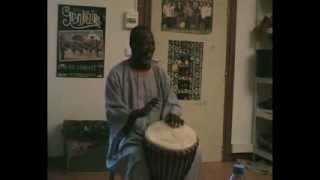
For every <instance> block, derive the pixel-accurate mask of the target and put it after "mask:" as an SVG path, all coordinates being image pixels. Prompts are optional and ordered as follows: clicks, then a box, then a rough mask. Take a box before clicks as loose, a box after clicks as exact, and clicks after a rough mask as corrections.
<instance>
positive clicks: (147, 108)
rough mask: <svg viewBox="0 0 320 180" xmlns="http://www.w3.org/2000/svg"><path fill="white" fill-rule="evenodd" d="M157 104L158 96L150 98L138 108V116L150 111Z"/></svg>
mask: <svg viewBox="0 0 320 180" xmlns="http://www.w3.org/2000/svg"><path fill="white" fill-rule="evenodd" d="M158 104H159V99H158V98H153V99H151V100H150V101H149V102H148V103H147V104H146V105H145V106H144V107H143V108H142V109H139V110H138V117H143V116H145V115H147V114H149V113H150V111H151V110H152V109H153V108H154V107H155V106H157V105H158Z"/></svg>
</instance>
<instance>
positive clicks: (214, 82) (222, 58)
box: [151, 0, 228, 162]
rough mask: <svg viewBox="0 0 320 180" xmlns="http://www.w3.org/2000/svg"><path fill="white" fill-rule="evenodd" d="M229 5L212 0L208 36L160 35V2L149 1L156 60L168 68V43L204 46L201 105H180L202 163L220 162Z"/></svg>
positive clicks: (186, 34) (186, 102)
mask: <svg viewBox="0 0 320 180" xmlns="http://www.w3.org/2000/svg"><path fill="white" fill-rule="evenodd" d="M227 2H228V1H226V0H214V9H213V31H212V33H210V34H191V33H174V32H167V31H161V28H160V24H161V18H160V17H161V8H160V7H161V1H158V0H154V1H152V21H151V26H152V31H153V32H154V35H155V41H156V51H155V57H156V58H159V59H160V62H161V64H163V67H164V68H165V69H166V68H167V62H168V40H187V41H197V42H204V50H203V53H204V54H203V55H204V57H203V64H202V65H203V70H202V92H201V101H180V102H181V105H182V108H183V118H184V119H185V121H186V122H187V123H188V124H189V125H190V126H191V127H192V128H193V129H194V130H195V131H196V132H197V134H198V136H199V139H200V146H201V151H202V155H203V161H205V162H207V161H221V160H222V145H223V113H224V88H225V77H224V73H225V64H226V42H227V39H226V37H227V8H228V3H227Z"/></svg>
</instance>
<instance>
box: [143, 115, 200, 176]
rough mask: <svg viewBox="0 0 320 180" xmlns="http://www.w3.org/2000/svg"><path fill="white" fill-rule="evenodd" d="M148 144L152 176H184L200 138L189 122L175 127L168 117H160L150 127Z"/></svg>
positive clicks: (148, 162) (146, 139)
mask: <svg viewBox="0 0 320 180" xmlns="http://www.w3.org/2000/svg"><path fill="white" fill-rule="evenodd" d="M144 145H145V146H144V147H145V155H146V161H147V164H148V167H149V170H150V171H149V172H150V176H151V178H152V180H183V179H184V178H185V176H186V175H187V173H188V171H189V169H190V168H191V165H192V162H193V160H194V157H195V154H196V150H197V148H198V145H199V140H198V137H197V135H196V133H195V132H194V131H193V130H192V129H191V128H190V127H189V126H187V125H183V126H180V127H179V128H171V127H170V126H168V125H167V124H166V123H165V122H164V121H157V122H155V123H153V124H151V125H150V126H149V127H148V129H147V131H146V133H145V143H144Z"/></svg>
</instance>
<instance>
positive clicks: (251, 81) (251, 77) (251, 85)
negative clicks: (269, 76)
mask: <svg viewBox="0 0 320 180" xmlns="http://www.w3.org/2000/svg"><path fill="white" fill-rule="evenodd" d="M248 66H249V67H248V71H247V79H248V86H247V87H248V92H249V93H250V94H254V93H255V77H256V76H255V74H256V55H255V54H253V55H251V56H250V57H249V58H248Z"/></svg>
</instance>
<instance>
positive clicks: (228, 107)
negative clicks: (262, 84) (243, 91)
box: [138, 0, 237, 161]
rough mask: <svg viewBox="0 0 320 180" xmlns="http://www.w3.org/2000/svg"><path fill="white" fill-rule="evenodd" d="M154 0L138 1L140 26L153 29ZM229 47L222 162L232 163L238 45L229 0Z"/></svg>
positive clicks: (232, 5) (232, 3)
mask: <svg viewBox="0 0 320 180" xmlns="http://www.w3.org/2000/svg"><path fill="white" fill-rule="evenodd" d="M151 9H152V0H138V12H139V25H144V26H146V27H147V28H150V29H151ZM227 11H228V12H227V16H228V17H227V18H228V19H227V47H226V66H225V67H226V68H225V97H224V119H223V147H222V160H223V161H230V160H233V159H234V158H235V154H233V153H232V144H231V135H232V134H231V133H232V109H233V89H234V88H233V85H234V64H235V44H236V20H237V0H228V9H227Z"/></svg>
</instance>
